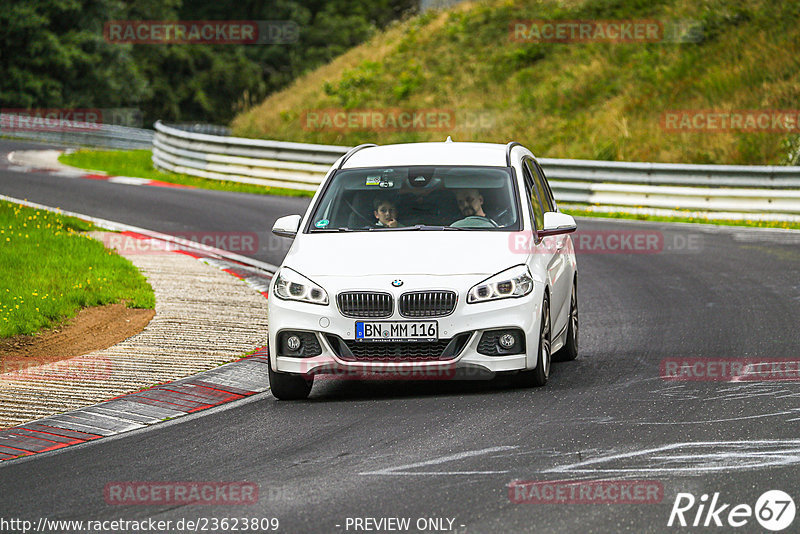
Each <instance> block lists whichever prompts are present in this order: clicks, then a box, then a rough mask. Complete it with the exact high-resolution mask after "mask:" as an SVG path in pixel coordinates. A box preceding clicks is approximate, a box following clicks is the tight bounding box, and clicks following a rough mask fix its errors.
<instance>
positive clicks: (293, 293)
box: [272, 267, 328, 305]
mask: <svg viewBox="0 0 800 534" xmlns="http://www.w3.org/2000/svg"><path fill="white" fill-rule="evenodd" d="M272 291H273V293H274V294H275V296H276V297H278V298H279V299H283V300H298V301H300V302H308V303H310V304H322V305H326V304H328V293H327V292H326V291H325V290H324V289H322V288H321V287H320V286H318V285H317V284H315V283H314V282H312V281H311V280H309V279H308V278H306V277H305V276H303V275H302V274H300V273H298V272H297V271H293V270H292V269H289V268H288V267H284V268H283V269H281V270H280V272H279V273H278V275H277V276H276V278H275V288H274V289H273V290H272Z"/></svg>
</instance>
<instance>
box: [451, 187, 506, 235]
mask: <svg viewBox="0 0 800 534" xmlns="http://www.w3.org/2000/svg"><path fill="white" fill-rule="evenodd" d="M456 202H457V203H458V210H459V211H460V212H461V215H463V216H464V218H463V219H461V220H458V221H456V222H454V223H453V224H451V225H450V226H454V227H456V228H467V227H470V228H496V227H497V226H498V224H497V223H496V222H494V221H493V220H491V219H490V218H489V217H487V216H486V213H484V211H483V195H481V193H480V191H478V190H477V189H460V190H459V191H457V192H456Z"/></svg>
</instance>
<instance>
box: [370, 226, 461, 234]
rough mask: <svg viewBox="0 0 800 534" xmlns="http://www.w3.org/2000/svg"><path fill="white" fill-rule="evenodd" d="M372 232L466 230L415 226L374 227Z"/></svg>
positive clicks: (448, 227) (450, 227)
mask: <svg viewBox="0 0 800 534" xmlns="http://www.w3.org/2000/svg"><path fill="white" fill-rule="evenodd" d="M370 230H380V231H388V230H394V231H398V232H399V231H402V230H436V231H439V230H464V228H455V227H452V226H440V225H432V224H415V225H414V226H396V227H393V228H392V227H372V228H370Z"/></svg>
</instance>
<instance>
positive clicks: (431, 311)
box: [400, 291, 457, 318]
mask: <svg viewBox="0 0 800 534" xmlns="http://www.w3.org/2000/svg"><path fill="white" fill-rule="evenodd" d="M456 300H457V299H456V294H455V292H453V291H413V292H410V293H403V294H402V295H401V296H400V315H402V316H403V317H414V318H417V317H444V316H445V315H450V314H451V313H453V310H455V309H456Z"/></svg>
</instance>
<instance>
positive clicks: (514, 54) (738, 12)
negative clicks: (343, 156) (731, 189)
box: [233, 0, 800, 165]
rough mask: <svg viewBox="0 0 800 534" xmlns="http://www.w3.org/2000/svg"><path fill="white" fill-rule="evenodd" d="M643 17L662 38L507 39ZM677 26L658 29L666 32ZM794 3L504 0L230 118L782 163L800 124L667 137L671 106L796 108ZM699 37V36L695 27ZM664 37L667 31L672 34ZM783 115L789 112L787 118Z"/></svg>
mask: <svg viewBox="0 0 800 534" xmlns="http://www.w3.org/2000/svg"><path fill="white" fill-rule="evenodd" d="M527 19H537V20H543V19H544V20H562V21H572V20H579V21H597V20H601V21H611V20H620V19H622V20H631V19H633V20H645V19H646V20H656V21H660V22H662V23H664V27H665V28H667V32H666V33H668V34H670V35H672V37H671V38H669V39H667V40H660V41H659V42H628V43H618V42H613V43H612V42H580V43H576V42H572V43H543V42H515V41H514V40H512V39H511V31H510V28H511V24H512V22H514V21H518V20H527ZM676 21H684V24H683V25H682V26H680V27H683V28H690V30H688V31H684V32H683V33H680V32H675V33H671V32H672V30H674V29H675V28H676V27H678V25H676ZM798 22H800V3H799V2H796V1H769V0H763V1H759V0H700V1H695V0H586V1H583V2H581V1H579V0H575V1H571V0H562V1H546V0H545V1H541V2H532V1H522V0H502V1H489V2H482V3H466V4H461V5H459V6H457V7H455V8H453V9H451V10H449V11H444V12H442V11H433V12H428V13H426V14H424V15H419V16H416V17H414V18H411V19H408V20H406V21H403V22H400V23H396V24H394V25H393V26H390V27H389V28H388V29H387V30H386V31H385V32H383V33H381V34H378V35H377V36H376V37H374V38H373V39H372V40H371V41H369V42H367V43H366V44H364V45H361V46H359V47H356V48H354V49H352V50H350V51H349V52H347V53H345V54H344V55H342V56H340V57H338V58H337V59H335V60H334V61H333V62H331V63H329V64H328V65H325V66H323V67H321V68H319V69H317V70H314V71H311V72H309V73H307V74H306V75H305V76H302V77H300V78H298V79H297V80H296V81H295V82H294V83H293V84H292V85H291V86H289V87H288V88H287V89H285V90H283V91H281V92H277V93H274V94H272V95H271V96H270V97H269V98H267V99H266V100H265V101H264V102H263V103H261V104H260V105H258V106H256V107H254V108H252V109H250V110H248V111H246V112H244V113H242V114H240V115H239V116H237V117H236V119H235V120H234V122H233V128H234V133H235V135H242V136H247V137H260V138H269V139H279V140H288V141H301V142H313V143H330V144H344V145H353V144H357V143H361V142H377V143H391V142H407V141H424V140H443V139H444V138H445V137H446V136H447V135H452V136H453V139H454V140H456V141H467V140H475V141H492V142H507V141H509V140H512V139H513V140H518V141H520V142H522V143H524V144H526V145H527V146H529V147H531V148H532V150H533V151H534V152H535V153H536V154H537V155H539V156H543V157H562V158H581V159H604V160H632V161H661V162H693V163H732V164H782V165H783V164H788V163H790V161H791V160H793V159H795V158H796V157H797V154H798V151H799V150H800V133H798V127H797V125H796V124H795V125H793V128H785V129H781V128H784V127H781V128H779V130H780V131H777V132H775V131H763V130H759V129H758V128H756V130H758V131H731V130H726V131H722V132H708V131H691V132H687V131H681V132H677V133H676V132H673V131H667V130H666V129H665V128H664V127H663V126H662V120H663V118H664V114H665V113H666V112H671V111H675V110H714V111H716V110H719V111H725V110H728V111H730V110H755V111H763V110H797V109H800V24H798ZM698 30H699V31H698ZM676 36H677V38H676ZM398 108H402V109H407V110H433V111H443V112H446V113H451V112H452V116H453V117H454V118H455V120H454V122H453V123H452V124H453V126H452V127H449V128H439V129H426V128H418V127H412V128H409V129H406V130H404V131H397V130H396V129H395V130H392V129H384V130H380V131H369V130H363V129H362V130H359V129H355V128H325V127H321V126H320V125H321V124H322V123H315V122H313V121H309V118H308V117H309V116H308V115H307V114H308V113H309V112H311V113H316V112H318V110H378V111H386V110H387V109H398ZM795 114H796V111H795Z"/></svg>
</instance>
